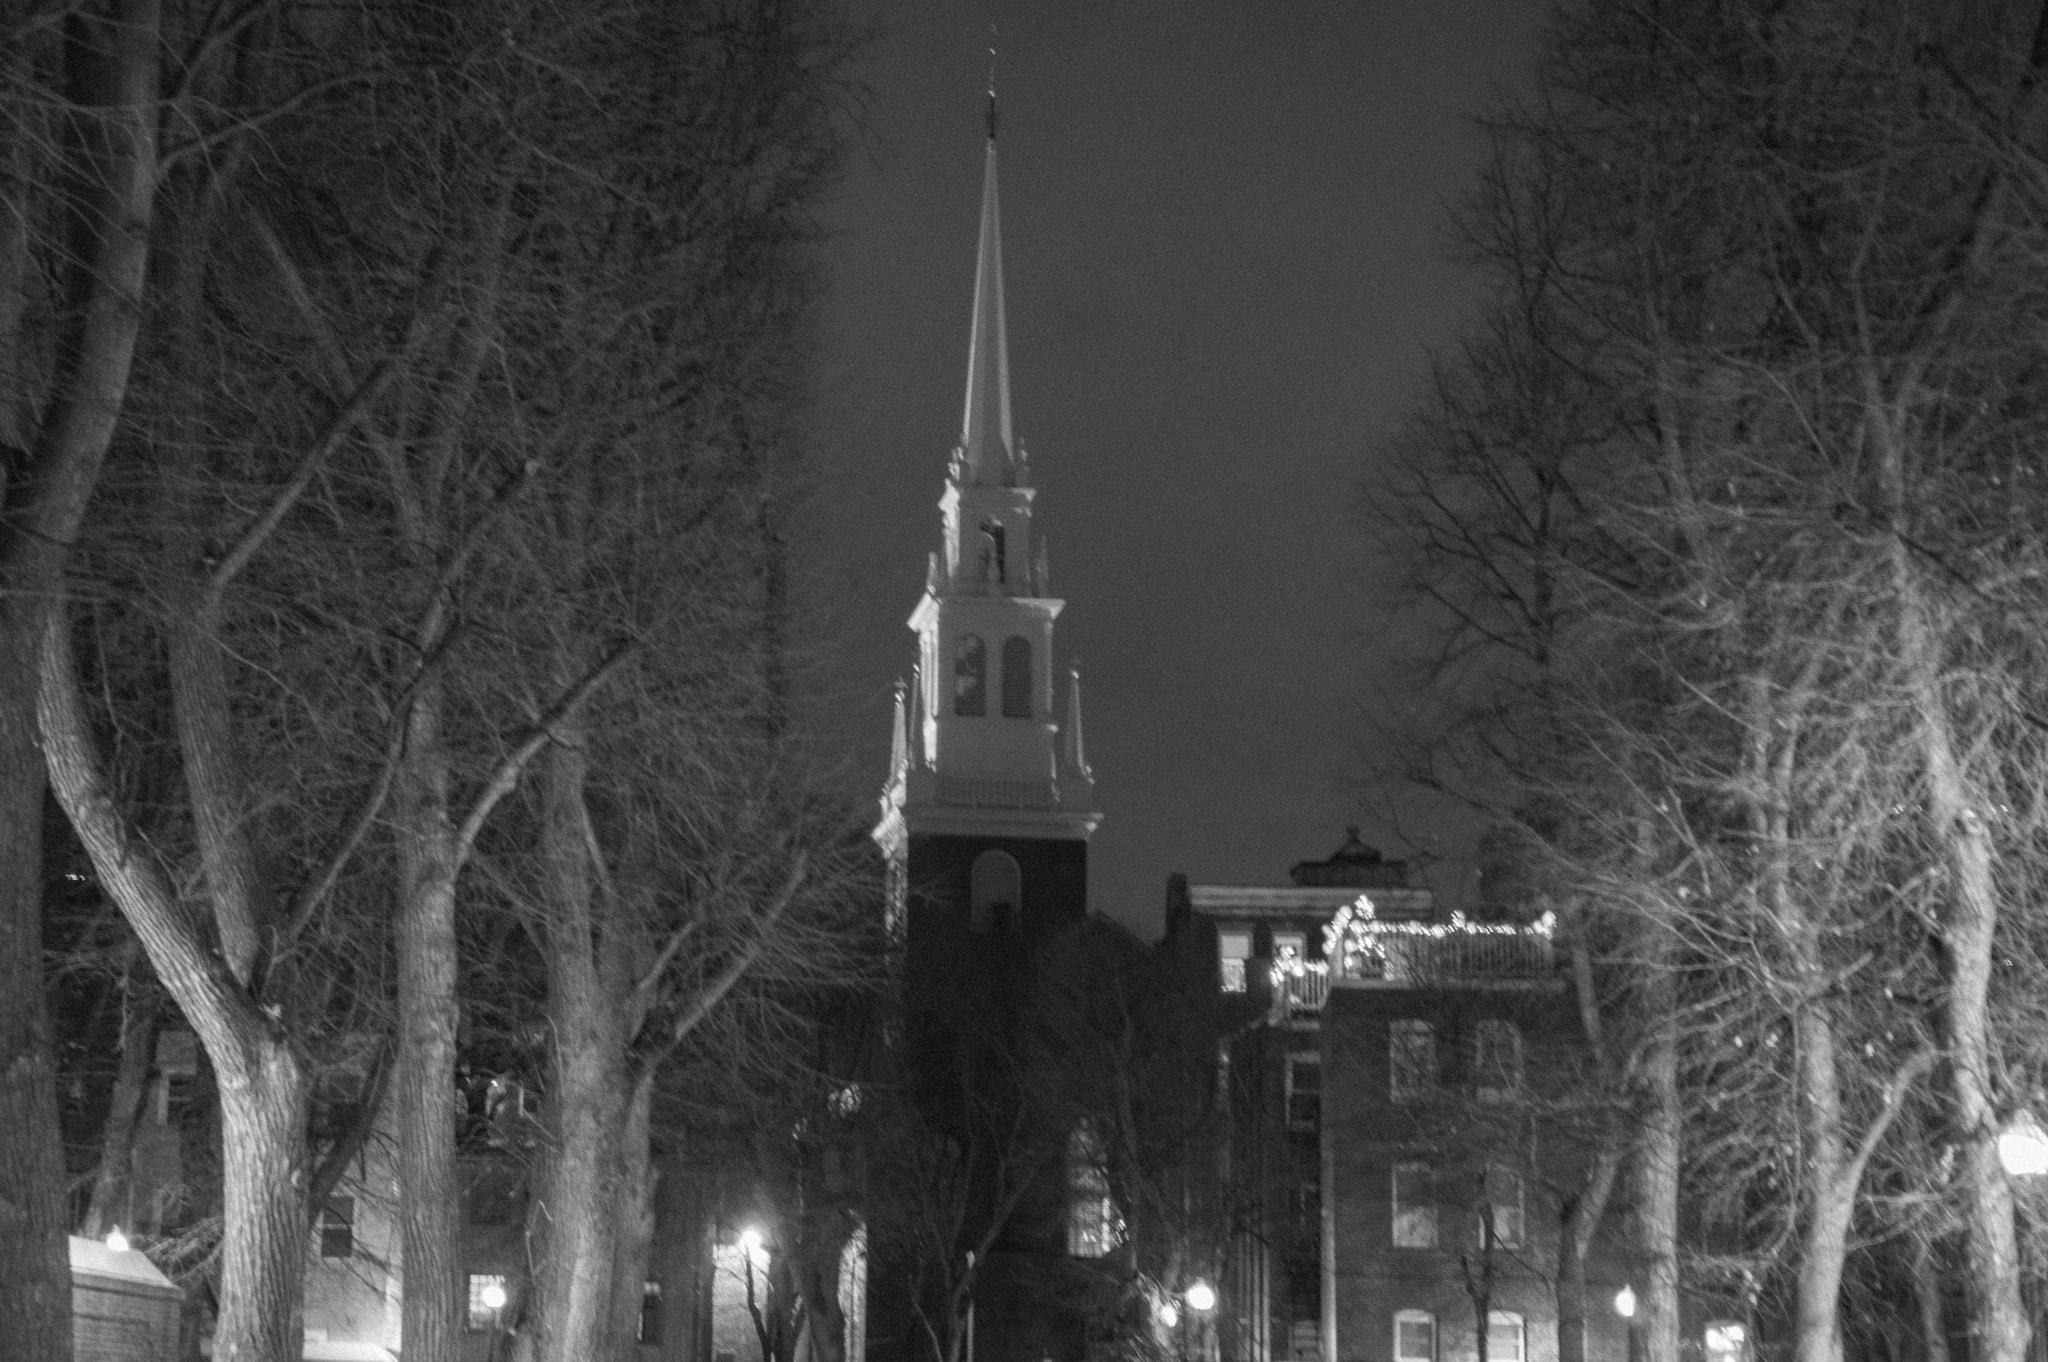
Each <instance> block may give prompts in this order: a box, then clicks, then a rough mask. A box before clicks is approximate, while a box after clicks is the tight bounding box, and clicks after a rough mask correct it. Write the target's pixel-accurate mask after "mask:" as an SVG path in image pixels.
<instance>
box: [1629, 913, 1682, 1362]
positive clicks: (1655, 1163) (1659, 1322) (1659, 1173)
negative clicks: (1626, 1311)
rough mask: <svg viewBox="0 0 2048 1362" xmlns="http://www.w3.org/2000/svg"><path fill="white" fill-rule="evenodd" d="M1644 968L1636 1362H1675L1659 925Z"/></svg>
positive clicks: (1674, 1096)
mask: <svg viewBox="0 0 2048 1362" xmlns="http://www.w3.org/2000/svg"><path fill="white" fill-rule="evenodd" d="M1647 930H1648V931H1649V932H1650V933H1652V934H1653V940H1652V943H1651V945H1650V949H1649V952H1648V955H1649V959H1648V960H1647V961H1646V962H1645V964H1644V971H1645V976H1646V977H1645V979H1644V983H1643V994H1644V997H1643V1003H1644V1010H1643V1015H1644V1016H1645V1017H1646V1018H1648V1019H1649V1021H1650V1025H1651V1027H1652V1030H1651V1033H1650V1035H1649V1037H1648V1038H1647V1040H1646V1041H1645V1043H1644V1046H1643V1064H1642V1076H1641V1084H1640V1087H1641V1102H1642V1106H1641V1121H1642V1124H1641V1127H1640V1130H1639V1132H1638V1136H1637V1141H1636V1151H1635V1185H1636V1196H1635V1242H1636V1254H1637V1257H1638V1260H1639V1262H1640V1263H1641V1265H1642V1271H1643V1289H1642V1291H1641V1292H1639V1293H1638V1296H1637V1299H1638V1300H1639V1301H1640V1302H1641V1305H1640V1307H1639V1308H1640V1309H1641V1311H1642V1316H1641V1320H1642V1322H1641V1323H1640V1324H1639V1325H1637V1326H1636V1327H1637V1328H1638V1329H1639V1330H1640V1332H1641V1335H1642V1338H1643V1344H1644V1354H1643V1362H1679V1353H1678V1339H1679V1333H1678V1155H1679V1139H1680V1131H1681V1129H1682V1123H1681V1122H1682V1118H1681V1116H1680V1110H1679V1092H1678V1038H1677V1037H1676V1036H1675V1035H1674V1034H1673V1033H1672V1030H1671V1019H1672V1017H1673V1016H1674V1015H1675V1014H1676V1010H1677V988H1676V986H1675V984H1674V981H1673V978H1672V974H1671V971H1672V970H1673V969H1674V968H1675V962H1674V961H1673V960H1672V958H1671V957H1672V951H1673V945H1674V943H1672V942H1671V940H1670V936H1669V933H1668V931H1667V930H1666V928H1665V927H1664V925H1663V924H1662V923H1657V922H1652V923H1649V924H1647Z"/></svg>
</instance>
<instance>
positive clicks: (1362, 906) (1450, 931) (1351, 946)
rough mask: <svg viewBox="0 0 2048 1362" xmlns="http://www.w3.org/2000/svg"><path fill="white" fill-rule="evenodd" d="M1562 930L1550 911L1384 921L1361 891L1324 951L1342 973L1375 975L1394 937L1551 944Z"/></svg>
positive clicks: (1333, 926) (1335, 923)
mask: <svg viewBox="0 0 2048 1362" xmlns="http://www.w3.org/2000/svg"><path fill="white" fill-rule="evenodd" d="M1556 929H1557V914H1555V913H1549V912H1546V913H1545V914H1544V915H1543V916H1542V917H1539V918H1537V919H1536V920H1535V921H1534V922H1531V923H1526V924H1525V923H1517V922H1473V921H1471V920H1469V919H1468V918H1466V916H1465V915H1464V914H1463V913H1452V914H1451V920H1450V921H1449V922H1413V921H1395V922H1382V921H1380V919H1379V917H1378V915H1377V913H1376V912H1375V910H1374V909H1373V904H1372V898H1371V897H1370V896H1369V895H1366V894H1360V895H1359V896H1358V897H1357V898H1356V899H1355V900H1353V901H1352V902H1351V903H1349V904H1346V905H1345V906H1344V907H1342V908H1340V909H1338V910H1337V915H1336V916H1335V917H1333V918H1331V919H1330V924H1329V925H1328V926H1327V927H1325V928H1323V955H1324V956H1325V958H1327V959H1329V960H1331V961H1334V962H1335V963H1336V967H1337V972H1338V973H1340V974H1344V975H1349V976H1359V975H1368V976H1369V975H1376V974H1378V973H1380V972H1381V970H1382V969H1383V968H1384V967H1385V964H1386V958H1387V951H1386V946H1385V945H1384V944H1383V942H1384V940H1385V939H1386V938H1388V937H1406V938H1410V939H1419V940H1425V941H1446V940H1456V939H1472V938H1480V937H1504V938H1510V939H1515V940H1522V941H1532V942H1533V941H1541V942H1546V943H1547V942H1548V941H1549V940H1550V937H1551V934H1552V933H1553V932H1554V931H1556ZM1276 969H1277V966H1276Z"/></svg>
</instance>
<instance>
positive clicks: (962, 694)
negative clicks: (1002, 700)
mask: <svg viewBox="0 0 2048 1362" xmlns="http://www.w3.org/2000/svg"><path fill="white" fill-rule="evenodd" d="M953 712H954V713H955V714H961V715H965V716H966V717H968V718H970V719H978V718H980V717H981V716H982V715H984V714H986V713H988V649H987V648H985V647H983V646H982V642H981V637H980V635H978V634H962V635H961V636H960V641H959V642H958V643H956V644H954V645H953Z"/></svg>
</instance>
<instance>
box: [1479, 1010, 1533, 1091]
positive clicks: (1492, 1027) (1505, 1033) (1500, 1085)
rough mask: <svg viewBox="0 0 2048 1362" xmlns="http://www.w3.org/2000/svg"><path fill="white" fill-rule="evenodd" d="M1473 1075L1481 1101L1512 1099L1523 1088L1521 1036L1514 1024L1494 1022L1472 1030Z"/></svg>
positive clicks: (1488, 1022)
mask: <svg viewBox="0 0 2048 1362" xmlns="http://www.w3.org/2000/svg"><path fill="white" fill-rule="evenodd" d="M1472 1072H1473V1076H1474V1078H1475V1079H1476V1080H1477V1081H1476V1083H1475V1085H1474V1086H1475V1089H1476V1092H1477V1095H1478V1097H1479V1100H1480V1101H1482V1102H1507V1101H1512V1100H1513V1099H1514V1097H1515V1094H1516V1093H1518V1092H1519V1091H1520V1090H1521V1087H1522V1033H1521V1030H1520V1029H1519V1028H1517V1027H1516V1025H1515V1024H1514V1023H1513V1022H1511V1021H1500V1020H1497V1019H1495V1020H1489V1021H1483V1022H1480V1023H1479V1025H1478V1026H1477V1027H1476V1028H1474V1030H1473V1034H1472Z"/></svg>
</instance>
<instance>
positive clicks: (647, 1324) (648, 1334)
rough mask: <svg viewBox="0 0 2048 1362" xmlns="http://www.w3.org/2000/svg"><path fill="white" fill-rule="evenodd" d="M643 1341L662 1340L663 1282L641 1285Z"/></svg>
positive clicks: (641, 1335)
mask: <svg viewBox="0 0 2048 1362" xmlns="http://www.w3.org/2000/svg"><path fill="white" fill-rule="evenodd" d="M638 1341H640V1342H642V1343H659V1342H661V1283H660V1282H655V1281H650V1282H645V1283H642V1284H641V1287H640V1333H639V1335H638Z"/></svg>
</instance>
